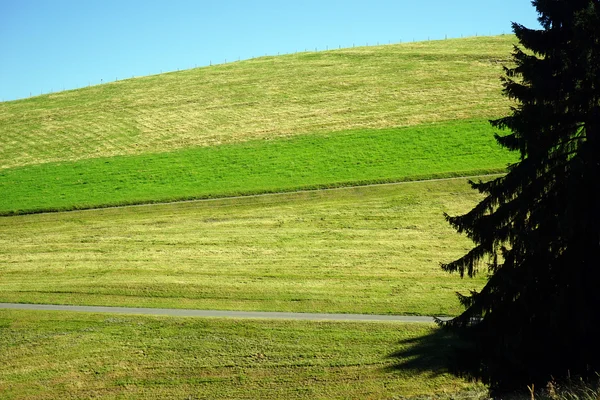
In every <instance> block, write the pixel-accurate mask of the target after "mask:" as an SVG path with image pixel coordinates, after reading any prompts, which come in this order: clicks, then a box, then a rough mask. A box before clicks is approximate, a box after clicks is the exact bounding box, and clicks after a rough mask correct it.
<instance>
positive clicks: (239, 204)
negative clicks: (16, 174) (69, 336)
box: [0, 179, 483, 315]
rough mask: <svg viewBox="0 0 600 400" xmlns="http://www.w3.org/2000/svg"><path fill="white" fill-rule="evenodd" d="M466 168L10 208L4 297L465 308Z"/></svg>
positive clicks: (362, 309) (432, 310)
mask: <svg viewBox="0 0 600 400" xmlns="http://www.w3.org/2000/svg"><path fill="white" fill-rule="evenodd" d="M477 199H478V196H477V195H476V193H474V192H473V191H472V190H471V189H470V188H469V186H468V185H467V183H466V182H465V180H464V179H461V180H456V181H446V182H426V183H405V184H400V185H385V186H378V187H362V188H347V189H335V190H329V191H318V192H306V193H290V194H282V195H270V196H263V197H255V198H238V199H222V200H211V201H202V202H192V203H180V204H167V205H153V206H140V207H129V208H123V209H104V210H89V211H75V212H68V213H54V214H37V215H27V216H14V217H4V218H0V249H1V250H0V274H1V276H2V279H1V280H0V301H5V302H25V303H59V304H96V305H123V306H140V307H175V308H204V309H231V310H265V311H304V312H346V313H379V314H388V313H392V314H421V315H456V314H457V313H458V312H459V311H460V310H461V307H460V306H459V304H458V301H457V300H456V296H455V292H456V291H461V292H463V293H464V292H466V291H468V290H470V289H477V288H480V287H481V285H482V283H483V280H482V279H483V278H478V279H475V280H471V279H464V280H462V279H460V278H459V277H458V276H455V275H454V276H451V275H448V274H447V273H445V272H443V271H442V270H441V269H440V268H439V263H440V262H447V261H450V260H452V259H455V258H457V257H458V256H460V255H461V254H463V253H464V252H465V251H466V250H467V249H468V248H469V247H470V242H469V241H468V240H467V239H466V238H464V237H461V236H460V235H458V234H456V233H455V232H454V231H453V230H452V229H451V228H450V227H449V225H448V224H447V223H446V221H445V220H444V218H443V215H442V214H443V212H448V213H450V214H456V213H460V212H464V211H466V210H468V209H469V208H470V207H472V206H473V205H474V204H475V202H476V201H477Z"/></svg>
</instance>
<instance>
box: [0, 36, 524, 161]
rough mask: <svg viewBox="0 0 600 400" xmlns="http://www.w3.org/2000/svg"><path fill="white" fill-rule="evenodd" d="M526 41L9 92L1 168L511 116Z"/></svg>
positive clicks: (1, 111)
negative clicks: (516, 49) (17, 96)
mask: <svg viewBox="0 0 600 400" xmlns="http://www.w3.org/2000/svg"><path fill="white" fill-rule="evenodd" d="M515 40H516V39H515V38H514V36H512V35H506V36H493V37H477V38H467V39H456V40H442V41H431V42H419V43H403V44H398V45H387V46H374V47H357V48H352V49H341V50H331V51H325V52H318V53H300V54H290V55H285V56H280V57H262V58H257V59H253V60H248V61H242V62H235V63H231V64H225V65H216V66H212V67H207V68H198V69H193V70H188V71H181V72H174V73H169V74H162V75H155V76H148V77H143V78H135V79H129V80H124V81H119V82H114V83H107V84H104V85H100V86H94V87H90V88H84V89H79V90H73V91H67V92H60V93H54V94H49V95H43V96H39V97H34V98H31V99H26V100H19V101H12V102H4V103H0V131H1V132H2V135H0V169H6V168H13V167H18V166H23V165H32V164H40V163H46V162H57V161H73V160H80V159H88V158H98V157H107V156H115V155H127V154H147V153H150V154H153V153H163V152H168V151H172V150H175V149H182V148H189V147H198V146H212V145H216V144H223V143H237V142H240V141H247V140H253V139H273V138H277V137H287V136H291V135H303V134H314V133H326V134H329V133H332V132H338V131H348V130H355V129H380V128H394V127H399V126H415V125H420V124H428V123H432V122H442V121H452V120H463V119H476V120H478V119H487V118H491V117H495V116H500V115H503V114H504V113H505V112H506V111H507V109H508V106H509V105H510V103H509V101H508V100H507V99H505V98H504V97H502V95H501V86H500V84H499V77H500V76H501V75H502V64H503V63H507V62H509V57H510V53H511V51H512V45H513V43H515Z"/></svg>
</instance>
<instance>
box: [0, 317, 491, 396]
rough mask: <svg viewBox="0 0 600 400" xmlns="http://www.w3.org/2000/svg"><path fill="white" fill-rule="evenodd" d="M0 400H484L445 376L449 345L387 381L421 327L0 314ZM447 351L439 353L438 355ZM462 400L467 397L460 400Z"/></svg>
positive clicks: (474, 388) (478, 389)
mask: <svg viewBox="0 0 600 400" xmlns="http://www.w3.org/2000/svg"><path fill="white" fill-rule="evenodd" d="M0 332H1V334H0V354H2V363H0V392H1V393H2V398H3V399H5V400H8V399H24V398H26V399H49V398H52V399H67V398H68V399H74V398H78V399H80V398H81V399H82V398H119V399H200V398H202V399H209V398H210V399H292V398H293V399H311V400H312V399H349V398H355V399H367V398H368V399H383V398H386V399H389V398H396V396H428V397H429V396H431V397H435V398H439V399H445V398H458V397H460V398H467V397H468V398H470V399H474V398H484V395H485V394H486V390H485V387H483V385H481V384H473V383H469V382H467V381H466V380H464V379H460V378H457V377H454V376H452V375H450V374H449V373H448V372H447V371H446V370H445V369H444V366H443V361H444V359H445V356H446V354H447V352H448V348H449V346H450V345H451V343H452V342H448V341H446V342H444V343H440V344H439V345H435V344H434V343H433V346H430V349H429V354H426V356H427V361H425V362H424V363H422V364H421V365H420V368H403V369H394V368H393V367H394V366H395V365H397V364H398V363H399V362H401V360H399V359H397V358H395V357H390V355H392V354H393V353H395V352H397V351H405V352H409V351H411V349H413V348H414V346H415V341H418V339H419V338H421V337H423V336H426V335H430V334H431V333H433V332H435V328H434V327H433V326H431V325H428V324H398V323H393V324H390V323H340V322H335V323H332V322H306V321H300V322H294V321H266V320H256V321H252V320H229V319H206V318H202V319H199V318H164V317H142V316H123V315H94V314H75V313H60V312H39V311H37V312H30V311H12V310H0ZM444 345H445V346H444ZM467 395H468V396H467Z"/></svg>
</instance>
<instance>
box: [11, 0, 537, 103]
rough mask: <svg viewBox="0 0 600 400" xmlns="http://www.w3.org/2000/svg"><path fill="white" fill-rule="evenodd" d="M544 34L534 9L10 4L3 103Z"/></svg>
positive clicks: (509, 3)
mask: <svg viewBox="0 0 600 400" xmlns="http://www.w3.org/2000/svg"><path fill="white" fill-rule="evenodd" d="M511 21H515V22H518V23H521V24H523V25H526V26H528V27H532V28H535V27H538V26H539V25H538V23H537V14H536V12H535V9H534V8H533V6H532V5H531V3H530V1H528V0H464V1H460V0H458V1H441V0H420V1H419V0H417V1H414V0H369V1H366V0H361V1H358V0H345V1H342V0H314V1H313V0H305V1H293V0H280V1H272V0H255V1H253V0H248V1H242V0H220V1H204V0H196V1H184V0H164V1H154V0H139V1H138V0H118V1H113V0H101V1H100V0H73V1H69V0H46V1H42V0H0V100H1V101H7V100H14V99H20V98H25V97H29V96H30V95H33V96H36V95H39V94H40V93H48V92H51V91H53V92H56V91H61V90H63V89H73V88H78V87H83V86H88V85H95V84H100V83H101V82H107V81H114V80H115V79H119V80H120V79H125V78H130V77H132V76H142V75H152V74H157V73H160V72H167V71H175V70H177V69H188V68H193V67H195V66H198V67H200V66H206V65H209V64H210V63H212V64H217V63H223V62H225V61H227V62H231V61H235V60H238V59H242V60H243V59H248V58H252V57H257V56H261V55H265V54H268V55H276V54H278V53H279V54H284V53H290V52H295V51H304V50H305V49H308V50H312V51H314V50H315V48H316V49H318V50H325V49H326V48H329V49H332V48H337V47H339V46H341V47H351V46H352V45H353V44H354V45H357V46H358V45H365V44H369V45H375V44H377V43H380V44H386V43H398V42H401V41H402V42H407V41H413V40H416V41H420V40H427V39H428V38H429V39H431V40H434V39H443V38H444V37H445V36H446V35H447V37H448V38H455V37H461V35H462V36H474V35H490V34H492V35H493V34H501V33H510V32H511V27H510V22H511Z"/></svg>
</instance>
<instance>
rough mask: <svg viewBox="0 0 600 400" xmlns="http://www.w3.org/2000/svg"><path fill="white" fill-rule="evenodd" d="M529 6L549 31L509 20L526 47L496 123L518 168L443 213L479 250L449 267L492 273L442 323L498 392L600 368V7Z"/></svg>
mask: <svg viewBox="0 0 600 400" xmlns="http://www.w3.org/2000/svg"><path fill="white" fill-rule="evenodd" d="M532 4H533V5H534V7H536V9H537V11H538V13H539V21H540V24H541V27H542V29H528V28H526V27H524V26H522V25H519V24H516V23H513V31H514V33H515V35H516V37H517V39H518V40H519V43H520V44H519V45H518V46H515V48H514V51H513V57H512V61H513V63H511V65H510V66H508V67H505V76H504V77H503V78H502V80H503V87H504V90H503V91H504V94H505V95H506V96H508V97H509V98H511V99H513V100H515V104H516V105H515V106H514V107H513V108H512V109H511V112H510V115H509V116H507V117H505V118H500V119H498V120H494V121H491V123H492V125H493V126H495V127H497V128H499V129H501V130H502V134H497V135H496V139H497V141H498V143H499V144H500V145H501V146H503V147H505V148H507V149H509V150H512V151H517V152H519V153H520V156H521V157H520V159H519V162H517V163H515V164H513V165H510V166H509V168H508V173H507V174H506V175H505V176H502V177H500V178H498V179H496V180H492V181H488V182H481V181H479V182H471V185H472V186H473V188H475V189H476V190H478V191H479V192H481V193H482V194H483V195H484V199H483V200H482V201H481V202H480V203H479V204H478V205H476V206H475V207H474V208H473V209H472V210H471V211H470V212H468V213H467V214H465V215H462V216H454V217H450V216H448V215H446V218H447V220H448V221H449V223H450V224H451V225H452V226H453V227H454V228H456V229H457V230H458V231H459V232H462V233H465V234H466V235H467V236H468V237H469V238H471V239H472V240H473V242H474V244H475V246H474V248H473V249H472V250H471V251H469V252H468V253H467V254H465V255H464V256H463V257H461V258H460V259H458V260H456V261H453V262H451V263H448V264H443V265H442V268H443V269H445V270H447V271H449V272H458V273H460V275H461V276H464V275H465V274H466V275H468V276H471V277H472V276H474V275H475V274H476V273H478V272H482V271H481V270H483V271H484V272H485V270H486V269H487V273H488V281H487V284H486V285H485V287H484V288H483V289H482V290H481V291H479V292H472V293H470V294H469V295H459V299H460V301H461V303H462V304H463V305H464V306H465V311H464V312H463V313H462V315H460V316H458V317H457V318H455V319H453V320H451V321H450V322H448V323H447V324H446V325H447V326H448V327H449V328H451V329H455V330H457V331H459V332H461V333H464V334H465V335H466V337H468V338H469V340H471V341H472V343H473V344H474V349H475V352H474V353H473V354H474V355H475V356H476V358H477V362H478V364H477V366H478V370H479V371H478V372H479V373H480V374H481V376H483V377H484V378H486V379H487V381H488V382H490V383H491V384H492V385H493V386H497V387H511V386H519V387H524V386H523V385H525V384H531V383H534V382H540V383H543V382H548V381H549V380H551V379H560V378H561V377H566V376H568V375H569V374H570V375H571V376H574V375H578V376H586V375H588V376H589V375H590V374H594V373H596V372H600V5H599V0H537V1H532ZM486 267H487V268H486Z"/></svg>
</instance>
